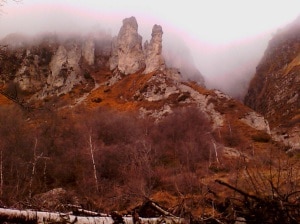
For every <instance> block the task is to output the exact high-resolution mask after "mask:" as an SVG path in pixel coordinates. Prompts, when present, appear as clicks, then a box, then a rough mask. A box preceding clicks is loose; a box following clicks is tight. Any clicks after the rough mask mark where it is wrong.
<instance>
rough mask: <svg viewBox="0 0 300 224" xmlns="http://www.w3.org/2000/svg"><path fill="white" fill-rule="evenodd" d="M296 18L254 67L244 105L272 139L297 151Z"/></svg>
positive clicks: (299, 26) (299, 52) (299, 60)
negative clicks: (256, 115)
mask: <svg viewBox="0 0 300 224" xmlns="http://www.w3.org/2000/svg"><path fill="white" fill-rule="evenodd" d="M299 65H300V18H298V19H297V20H296V21H294V22H293V23H291V24H290V25H288V26H287V27H285V28H284V29H281V30H279V31H278V32H277V33H276V34H275V35H274V37H273V38H272V40H270V42H269V45H268V47H267V49H266V51H265V53H264V56H263V58H262V60H261V61H260V63H259V65H258V66H257V67H256V74H255V76H254V78H253V79H252V81H251V83H250V85H249V90H248V93H247V95H246V97H245V104H246V105H248V106H249V107H251V108H253V109H254V110H255V111H257V112H259V113H261V114H262V115H263V116H264V117H265V118H266V119H267V120H268V121H269V122H270V126H271V129H272V133H273V136H274V137H275V138H277V139H280V140H281V141H284V142H285V144H286V145H287V146H288V147H289V148H290V150H299V149H300V88H299V87H300V75H299V73H300V67H299Z"/></svg>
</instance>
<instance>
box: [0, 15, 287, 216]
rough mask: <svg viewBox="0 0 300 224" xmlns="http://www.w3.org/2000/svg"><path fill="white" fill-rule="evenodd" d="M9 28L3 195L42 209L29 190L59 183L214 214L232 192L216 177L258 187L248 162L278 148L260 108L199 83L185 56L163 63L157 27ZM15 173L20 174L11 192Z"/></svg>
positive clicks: (80, 191)
mask: <svg viewBox="0 0 300 224" xmlns="http://www.w3.org/2000/svg"><path fill="white" fill-rule="evenodd" d="M11 37H12V36H10V37H8V38H5V39H4V40H3V41H2V45H4V47H3V48H2V49H1V54H0V55H1V57H0V65H1V69H0V84H1V91H0V93H1V95H0V103H1V106H2V107H1V108H2V110H3V111H1V110H0V115H1V116H0V125H1V128H0V130H2V132H0V134H1V138H2V139H3V145H4V146H5V147H4V149H9V150H5V153H6V154H5V157H4V158H5V168H4V169H5V171H7V173H6V176H5V178H6V179H7V181H6V182H5V186H4V189H5V192H6V194H5V195H8V196H7V198H5V202H6V203H8V204H14V203H15V202H16V201H17V200H25V199H28V197H29V199H30V200H31V203H32V205H35V206H38V207H43V206H45V204H43V202H42V200H39V199H38V198H35V197H32V196H33V195H35V196H36V197H38V196H39V195H40V194H41V193H42V192H45V191H47V190H48V191H49V190H52V189H55V188H61V187H65V188H67V189H69V190H70V192H73V194H74V195H75V196H76V197H75V198H76V200H75V199H74V200H73V199H72V200H71V199H70V198H71V197H70V196H66V198H67V199H68V200H70V201H72V202H73V201H75V202H76V203H77V204H84V205H85V206H88V203H90V204H92V206H94V207H96V208H97V209H113V210H116V209H119V210H125V209H130V208H132V207H134V206H135V205H136V204H137V203H138V202H141V201H143V200H144V199H145V198H152V199H155V200H156V201H159V202H161V203H163V204H164V205H165V206H168V207H173V206H175V205H177V206H178V203H179V202H178V200H179V199H180V200H181V202H180V203H184V206H183V204H181V205H180V206H183V207H184V208H183V207H182V208H181V209H182V211H181V213H180V215H183V214H184V215H186V214H188V212H191V213H192V214H193V215H204V213H202V211H203V209H207V208H208V211H207V212H208V213H207V214H214V212H217V210H216V211H215V209H217V208H214V203H215V204H218V205H220V206H221V207H222V205H223V202H224V200H225V198H226V197H227V196H228V195H227V194H229V192H228V189H227V190H226V189H225V190H224V189H223V188H222V187H220V186H218V185H217V186H216V182H215V179H217V178H219V179H222V180H223V181H227V182H229V183H232V184H233V183H234V184H235V186H236V187H240V186H241V187H243V188H244V187H245V188H247V187H253V188H259V189H261V188H260V187H259V186H260V184H261V183H256V182H255V181H254V182H252V185H250V186H249V177H250V178H251V175H255V174H256V173H257V172H256V171H257V170H255V171H254V172H253V173H252V172H250V171H249V170H248V168H249V169H250V167H252V168H253V169H261V170H263V169H264V168H265V165H266V164H267V165H270V164H271V165H274V166H275V165H277V163H276V162H274V163H271V162H270V158H271V157H272V156H274V155H276V156H277V155H278V156H280V157H281V158H285V156H286V155H285V152H284V151H283V150H282V148H283V145H282V143H281V141H280V139H279V140H278V141H275V140H277V139H275V138H273V136H272V135H271V130H270V126H269V122H268V120H267V119H265V118H264V117H263V116H262V115H261V114H259V113H257V112H256V111H255V110H253V109H251V108H249V107H247V106H245V105H243V104H242V103H241V102H239V101H237V100H234V99H232V98H231V97H230V96H228V95H226V94H224V93H222V92H221V91H218V90H209V89H206V88H205V82H204V79H203V77H202V76H201V73H200V72H199V71H198V70H196V69H195V68H194V67H193V63H192V62H187V64H185V65H182V63H184V61H185V60H187V59H185V60H181V61H180V64H181V65H180V66H178V67H172V66H173V65H174V64H172V63H168V62H167V63H166V61H172V60H171V59H170V60H169V59H167V60H166V59H165V56H164V54H163V45H162V43H163V42H162V39H163V29H162V27H161V26H160V25H157V24H156V25H154V26H153V29H152V36H151V39H150V40H149V41H146V42H144V44H142V37H141V36H140V35H139V33H138V24H137V21H136V19H135V18H134V17H129V18H126V19H124V20H123V25H122V27H121V28H120V31H119V33H118V35H117V36H116V37H111V36H110V35H107V34H106V33H101V32H100V33H92V34H89V35H86V36H69V37H63V38H62V37H59V36H56V35H49V34H47V35H41V36H39V37H37V38H36V39H33V41H28V40H29V39H31V38H24V37H22V36H21V35H17V36H16V37H15V38H11ZM13 39H16V40H17V44H15V45H14V44H13V43H11V42H9V40H13ZM23 39H24V40H23ZM171 56H172V55H171ZM171 56H170V55H167V57H171ZM176 57H178V56H176ZM176 57H175V58H176ZM270 60H271V59H270ZM175 66H176V64H175ZM180 68H183V70H184V71H183V72H182V71H181V70H180ZM184 73H192V74H189V75H187V76H185V74H184ZM194 75H196V76H197V78H198V79H197V80H196V81H190V80H186V78H184V77H183V76H185V77H193V76H194ZM250 92H251V88H250V89H249V93H250ZM254 92H255V91H254ZM14 103H16V104H17V105H19V106H21V109H22V110H21V112H20V110H19V109H16V108H15V107H12V104H14ZM255 109H257V108H256V107H255ZM1 119H2V120H1ZM14 122H15V123H14ZM271 122H273V121H272V120H271ZM13 123H14V124H13ZM9 124H10V125H9ZM272 125H273V123H272ZM271 127H273V126H271ZM28 130H30V131H28ZM15 133H18V134H17V135H16V134H15ZM16 136H17V137H16ZM12 142H15V144H11V143H12ZM24 145H26V149H25V148H24ZM7 158H9V159H10V160H9V159H7ZM14 160H18V161H19V162H18V163H13V162H12V161H14ZM7 161H8V162H7ZM42 162H43V163H42ZM12 164H13V165H12ZM28 164H29V165H28ZM267 165H266V166H267ZM28 167H29V168H28ZM269 168H270V167H268V169H269ZM274 169H275V168H274ZM32 170H33V171H32ZM241 170H243V172H240V171H241ZM244 171H245V172H244ZM35 172H36V173H35ZM0 176H1V175H0ZM21 180H26V181H27V182H26V183H28V184H25V185H23V190H22V191H18V192H17V193H15V191H14V189H15V188H16V187H15V186H17V188H18V189H19V187H20V183H21ZM268 180H269V179H266V181H267V184H269V182H268ZM252 181H253V180H252ZM219 183H220V182H219ZM256 184H258V185H256ZM0 189H1V186H0ZM268 189H269V188H268ZM263 190H266V189H263ZM257 191H259V190H257ZM249 192H251V190H249ZM266 194H267V195H268V194H269V192H262V195H266ZM9 195H14V197H12V198H11V197H9ZM28 195H29V196H28ZM74 195H73V196H74ZM67 199H66V200H67ZM78 201H80V202H78ZM13 202H14V203H13ZM75 202H74V203H75ZM41 203H42V204H41ZM97 206H98V207H97ZM228 206H229V205H228ZM52 207H55V208H57V207H58V206H56V205H55V206H53V205H52ZM52 207H51V208H52ZM43 208H44V207H43ZM48 209H49V208H48ZM184 209H186V211H184V212H183V210H184ZM228 210H230V209H228ZM230 211H231V210H230ZM177 212H178V211H177ZM218 212H220V213H219V215H220V217H221V216H222V215H223V214H225V213H223V212H222V211H221V209H220V210H218ZM226 214H228V213H226Z"/></svg>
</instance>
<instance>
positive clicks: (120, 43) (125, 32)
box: [110, 17, 145, 75]
mask: <svg viewBox="0 0 300 224" xmlns="http://www.w3.org/2000/svg"><path fill="white" fill-rule="evenodd" d="M143 67H145V63H144V53H143V48H142V36H141V35H139V34H138V24H137V21H136V19H135V17H130V18H126V19H124V20H123V26H122V27H121V29H120V31H119V34H118V36H117V37H115V38H114V39H113V42H112V56H111V58H110V69H111V70H114V69H116V68H117V69H118V70H119V71H120V72H121V73H123V74H125V75H128V74H132V73H135V72H137V71H138V70H140V69H142V68H143Z"/></svg>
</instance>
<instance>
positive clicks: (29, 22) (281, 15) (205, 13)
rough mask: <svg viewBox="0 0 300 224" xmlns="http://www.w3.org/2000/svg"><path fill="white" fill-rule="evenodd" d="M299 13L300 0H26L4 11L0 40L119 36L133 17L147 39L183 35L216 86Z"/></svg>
mask: <svg viewBox="0 0 300 224" xmlns="http://www.w3.org/2000/svg"><path fill="white" fill-rule="evenodd" d="M299 14H300V0H184V1H182V0H175V1H174V0H172V1H171V0H51V1H50V0H23V1H22V3H15V2H9V3H8V4H5V5H4V7H2V15H1V16H0V37H4V36H5V35H6V34H8V33H11V32H26V33H30V34H33V33H37V32H43V31H51V32H53V31H57V32H61V31H67V32H76V31H89V30H92V29H95V28H96V27H102V28H105V29H108V30H110V31H111V33H112V34H113V35H117V32H118V30H119V28H120V26H121V25H122V19H124V18H125V17H129V16H135V17H136V18H137V21H138V24H139V32H140V33H142V34H143V36H144V40H145V39H150V33H151V28H152V26H153V25H154V24H160V25H162V27H163V30H164V41H170V42H171V41H172V39H174V38H173V37H174V36H179V37H181V38H182V39H183V41H184V42H185V43H186V45H187V46H188V47H189V48H190V51H191V53H192V55H193V57H194V61H195V63H196V65H197V67H198V68H199V69H200V71H201V72H202V73H203V74H204V76H206V77H207V80H208V82H211V83H213V82H214V81H213V80H214V78H215V77H223V78H224V74H228V73H230V72H231V70H232V69H235V67H237V66H241V65H242V64H247V63H248V61H251V60H252V61H253V60H259V58H260V57H261V55H262V54H263V51H264V49H265V47H266V44H267V41H268V40H269V39H270V38H271V35H272V34H274V33H275V32H276V30H277V29H278V28H280V27H283V26H285V25H286V24H288V23H290V22H292V21H293V20H294V19H295V18H296V17H297V16H298V15H299ZM250 64H251V63H250Z"/></svg>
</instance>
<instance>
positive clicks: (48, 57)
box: [0, 34, 111, 99]
mask: <svg viewBox="0 0 300 224" xmlns="http://www.w3.org/2000/svg"><path fill="white" fill-rule="evenodd" d="M27 39H28V38H26V39H25V40H24V41H22V39H21V37H19V36H18V44H17V45H16V44H14V42H12V43H10V42H7V38H5V39H4V43H7V45H8V47H7V49H5V52H2V53H3V54H2V55H3V56H2V57H1V58H0V65H1V66H0V67H1V68H0V84H1V85H2V86H5V85H7V84H8V83H9V82H13V83H15V84H17V85H18V86H19V88H20V90H21V91H23V92H24V93H26V94H27V95H31V96H32V99H44V98H46V97H48V96H59V95H61V94H66V93H68V92H70V91H71V90H72V89H73V88H74V87H75V86H82V88H83V89H84V88H86V87H87V85H90V84H91V83H92V82H91V79H92V78H91V77H90V76H89V75H88V74H90V73H91V72H93V71H94V70H95V69H99V68H101V67H105V66H107V61H108V57H109V56H110V49H109V50H108V49H107V45H108V44H107V43H111V39H109V38H108V36H107V35H104V34H101V35H98V36H97V37H93V36H90V37H69V38H66V39H65V40H60V39H59V38H58V37H57V36H55V35H49V34H47V35H45V36H43V37H39V38H37V39H36V40H35V41H34V43H35V44H34V45H33V44H32V43H30V42H29V41H27ZM107 51H109V53H107ZM89 88H91V87H89Z"/></svg>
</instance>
